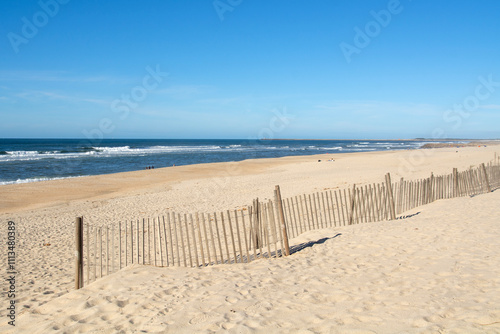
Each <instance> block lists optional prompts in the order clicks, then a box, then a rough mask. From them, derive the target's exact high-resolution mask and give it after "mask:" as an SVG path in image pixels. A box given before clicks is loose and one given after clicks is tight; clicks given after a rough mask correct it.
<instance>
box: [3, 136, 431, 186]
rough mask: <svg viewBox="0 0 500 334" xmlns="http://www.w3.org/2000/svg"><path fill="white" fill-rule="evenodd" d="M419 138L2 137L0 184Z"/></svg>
mask: <svg viewBox="0 0 500 334" xmlns="http://www.w3.org/2000/svg"><path fill="white" fill-rule="evenodd" d="M425 143H427V141H424V140H422V141H418V140H408V141H405V140H394V141H393V140H245V139H241V140H237V139H231V140H211V139H210V140H209V139H206V140H199V139H191V140H180V139H165V140H160V139H103V140H99V141H98V142H96V141H90V140H85V139H0V185H5V184H11V183H26V182H35V181H44V180H52V179H59V178H69V177H79V176H85V175H99V174H108V173H118V172H126V171H135V170H142V169H146V168H152V167H154V168H161V167H167V166H174V165H175V166H181V165H191V164H199V163H211V162H227V161H241V160H245V159H259V158H277V157H284V156H294V155H313V154H323V153H329V154H335V153H340V152H342V153H346V152H368V151H382V150H406V149H416V148H419V147H421V146H422V145H424V144H425Z"/></svg>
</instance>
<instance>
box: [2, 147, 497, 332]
mask: <svg viewBox="0 0 500 334" xmlns="http://www.w3.org/2000/svg"><path fill="white" fill-rule="evenodd" d="M495 153H496V154H497V156H498V155H500V154H499V153H500V147H499V146H494V145H483V146H480V147H479V145H478V146H475V147H472V146H471V147H460V148H457V147H445V148H432V149H425V150H411V151H387V152H370V153H350V154H335V155H319V156H302V157H286V158H279V159H259V160H248V161H242V162H235V163H216V164H205V165H193V166H182V167H170V168H163V169H155V170H143V171H138V172H129V173H120V174H111V175H101V176H91V177H81V178H74V179H64V180H55V181H49V182H38V183H28V184H19V185H6V186H2V187H0V191H1V196H0V228H1V229H2V233H1V234H0V235H1V236H2V238H5V234H4V233H3V232H4V231H7V222H8V221H9V220H12V221H14V222H15V223H16V226H17V231H18V236H17V243H18V245H17V250H18V253H17V255H16V256H17V258H16V259H17V266H18V274H17V276H16V280H17V285H16V289H17V293H16V297H17V307H18V308H17V317H16V327H15V328H13V327H11V326H9V325H8V324H7V321H8V318H7V317H6V315H7V310H6V307H3V306H4V305H7V296H6V293H5V292H2V300H5V301H4V302H2V308H1V311H0V316H1V319H2V322H1V323H0V331H1V332H6V333H18V332H25V333H46V332H50V331H56V332H68V333H78V332H82V333H83V332H96V333H115V332H124V333H125V332H141V331H144V332H172V333H174V332H175V333H177V332H186V333H188V332H218V331H220V332H223V331H229V332H234V333H250V332H262V333H264V332H266V333H268V332H303V333H310V332H318V333H423V332H428V333H437V332H446V333H497V332H500V279H499V277H500V252H499V249H500V247H499V246H500V227H499V225H498V217H499V216H500V209H499V206H498V201H499V200H500V194H499V193H498V191H496V192H493V193H490V194H484V195H479V196H475V197H473V198H469V197H464V198H458V199H453V200H441V201H437V202H434V203H432V204H430V205H427V206H424V207H420V208H417V209H415V210H413V211H412V212H409V213H416V212H420V213H419V214H418V215H416V216H414V217H412V218H408V219H404V220H397V221H391V222H380V223H370V224H361V225H355V226H348V227H338V228H331V229H324V230H319V231H314V232H308V233H306V234H303V235H301V236H299V237H298V238H295V239H293V240H291V244H292V245H299V244H304V243H309V244H307V245H308V247H305V248H304V249H303V250H302V251H300V252H297V253H295V254H293V255H292V256H290V257H287V258H280V259H274V260H258V261H254V262H252V263H250V264H236V265H219V266H213V267H208V268H203V269H187V268H154V267H149V266H138V265H133V266H130V267H128V268H126V269H124V270H121V271H119V272H117V273H115V274H112V275H110V276H108V277H105V278H102V279H100V280H98V281H96V282H94V283H91V284H90V285H88V286H86V287H84V288H83V289H81V290H78V291H74V290H73V288H74V263H73V262H74V260H73V251H74V221H75V217H77V216H84V217H85V219H87V220H89V221H92V222H95V223H100V224H104V223H106V222H116V221H120V220H129V219H137V218H142V217H148V216H155V215H160V214H163V213H165V211H167V210H175V211H176V212H187V213H190V212H195V211H199V212H210V211H214V210H226V209H238V208H241V207H243V206H246V205H249V204H251V202H252V200H253V199H254V198H256V197H259V198H261V199H266V198H272V196H273V189H274V186H275V185H280V186H281V190H282V193H283V195H284V196H295V195H299V194H304V193H306V194H307V193H312V192H315V191H318V190H323V189H337V188H345V187H347V186H350V185H352V184H354V183H356V184H359V185H363V184H368V183H373V182H381V181H383V177H384V175H385V173H387V172H390V173H391V175H392V177H393V179H395V180H398V179H399V178H401V177H404V178H405V179H419V178H424V177H428V176H429V175H430V174H431V172H433V173H434V174H436V175H439V174H448V173H450V172H451V171H452V169H453V168H458V169H459V170H465V169H467V168H469V167H471V166H478V165H479V164H480V163H483V162H488V161H491V160H492V159H493V158H494V156H495ZM329 160H333V161H329ZM2 244H3V245H5V242H4V240H2ZM2 247H4V246H2ZM0 261H1V262H2V263H7V255H6V252H5V251H2V252H0ZM2 284H4V286H6V285H7V283H6V281H5V280H4V281H3V283H2ZM2 291H6V289H5V288H3V289H2Z"/></svg>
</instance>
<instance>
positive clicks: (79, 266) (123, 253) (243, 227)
mask: <svg viewBox="0 0 500 334" xmlns="http://www.w3.org/2000/svg"><path fill="white" fill-rule="evenodd" d="M499 188H500V159H499V158H497V157H496V155H495V159H494V161H492V162H490V163H488V164H487V165H485V164H481V165H480V166H479V167H477V168H470V169H468V170H466V171H462V172H458V170H457V169H456V168H455V169H453V172H452V173H451V174H448V175H438V176H435V175H433V174H431V176H430V177H428V178H426V179H421V180H404V179H401V180H399V181H398V182H392V181H391V176H390V174H386V176H385V182H383V183H379V184H370V185H363V186H356V185H353V186H352V187H350V188H347V189H329V190H324V191H322V192H317V193H313V194H304V195H299V196H294V197H289V198H283V199H282V198H281V193H280V189H279V186H276V190H275V193H274V200H268V201H266V202H262V201H259V200H258V199H256V200H254V201H253V204H252V205H250V206H247V207H245V208H243V209H239V210H226V211H224V212H214V213H208V214H207V213H194V214H180V213H175V212H167V213H166V214H165V215H163V216H158V217H149V218H143V219H140V220H133V221H127V222H118V223H115V224H106V225H96V224H92V223H87V222H85V223H83V218H81V217H79V218H77V221H76V254H77V258H76V272H75V287H76V288H77V289H78V288H80V287H82V286H84V284H89V283H91V282H93V281H95V280H97V279H98V278H101V277H104V276H106V275H109V274H111V273H113V272H116V271H118V270H120V269H122V268H124V267H126V266H128V265H131V264H142V265H152V266H158V267H172V266H179V267H204V266H210V265H216V264H232V263H248V262H251V261H254V260H256V259H260V258H278V257H281V256H286V255H289V253H290V250H289V245H288V242H289V239H291V238H295V237H297V236H299V235H300V234H302V233H304V232H307V231H311V230H316V229H323V228H329V227H337V226H346V225H352V224H360V223H369V222H378V221H384V220H394V219H397V218H398V216H399V215H401V214H402V213H404V212H407V211H408V210H411V209H414V208H416V207H419V206H422V205H425V204H428V203H431V202H434V201H436V200H440V199H449V198H455V197H460V196H475V195H478V194H482V193H487V192H491V191H494V190H496V189H499Z"/></svg>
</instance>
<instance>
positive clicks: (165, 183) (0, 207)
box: [0, 142, 500, 215]
mask: <svg viewBox="0 0 500 334" xmlns="http://www.w3.org/2000/svg"><path fill="white" fill-rule="evenodd" d="M476 146H477V145H476V144H475V143H474V144H472V143H471V145H464V146H460V149H462V150H464V149H472V150H474V149H476V148H477V149H483V148H484V149H487V148H488V147H489V148H490V150H491V147H500V143H497V142H489V146H486V147H483V146H481V147H480V148H478V147H476ZM456 148H457V146H455V145H452V146H449V145H443V146H439V147H430V148H419V149H412V150H384V151H366V152H348V153H324V154H314V155H298V156H285V157H278V158H258V159H247V160H241V161H233V162H212V163H203V164H193V165H184V166H175V167H163V168H156V169H151V170H138V171H130V172H121V173H111V174H101V175H90V176H80V177H71V178H62V179H56V180H49V181H38V182H28V183H20V184H7V185H2V186H0V190H1V191H2V193H3V196H2V198H1V199H0V215H2V214H11V215H12V214H16V213H20V212H23V211H27V210H34V209H40V208H49V207H54V206H57V205H68V204H69V203H71V202H72V201H82V200H98V199H109V198H113V197H114V196H115V195H116V196H123V195H130V194H134V193H137V192H140V191H141V190H142V191H144V190H152V191H155V189H156V191H158V187H159V186H162V187H166V188H169V187H171V186H172V185H174V184H176V183H180V182H189V181H193V180H199V179H210V178H220V177H223V178H230V177H234V176H242V175H258V174H260V173H264V172H265V171H268V170H270V169H272V168H279V167H280V166H283V165H291V164H295V163H299V164H301V163H311V162H316V161H318V160H322V161H323V160H324V159H327V158H331V159H333V160H344V159H350V158H352V159H362V158H363V157H368V156H386V155H395V156H398V157H397V159H399V160H400V161H404V160H405V158H404V157H405V156H411V155H412V154H413V153H414V154H416V155H418V154H419V153H420V154H422V155H424V156H425V155H431V156H432V155H433V154H432V153H427V152H435V151H438V150H441V152H448V153H450V152H451V151H450V150H454V149H456ZM494 150H495V149H493V151H494ZM412 152H413V153H412ZM424 152H425V153H424ZM457 152H458V151H457ZM492 158H493V157H491V159H492ZM407 160H409V161H411V157H410V159H408V158H407ZM323 162H326V161H323ZM400 164H403V162H400ZM399 167H401V166H399ZM433 172H435V173H438V171H433ZM362 174H363V173H361V172H360V175H359V176H360V177H361V176H362ZM382 175H383V174H380V177H381V176H382ZM396 176H398V177H406V178H408V177H411V176H410V175H408V176H405V175H396ZM163 190H165V188H164V189H163Z"/></svg>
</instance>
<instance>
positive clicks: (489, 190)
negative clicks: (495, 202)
mask: <svg viewBox="0 0 500 334" xmlns="http://www.w3.org/2000/svg"><path fill="white" fill-rule="evenodd" d="M481 169H482V170H483V174H484V181H485V182H486V189H488V192H489V193H490V192H491V187H490V182H489V180H488V173H486V166H485V165H484V163H482V164H481Z"/></svg>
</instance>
